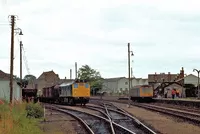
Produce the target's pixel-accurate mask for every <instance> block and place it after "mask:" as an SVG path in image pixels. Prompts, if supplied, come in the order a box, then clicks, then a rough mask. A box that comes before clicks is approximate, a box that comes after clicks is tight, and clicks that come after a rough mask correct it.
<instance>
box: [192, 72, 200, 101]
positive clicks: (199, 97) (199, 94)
mask: <svg viewBox="0 0 200 134" xmlns="http://www.w3.org/2000/svg"><path fill="white" fill-rule="evenodd" d="M195 71H196V72H197V73H198V85H197V86H198V99H200V91H199V73H200V70H197V69H193V72H195Z"/></svg>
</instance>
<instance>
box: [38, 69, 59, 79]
mask: <svg viewBox="0 0 200 134" xmlns="http://www.w3.org/2000/svg"><path fill="white" fill-rule="evenodd" d="M55 75H56V76H57V77H58V78H59V75H58V74H56V73H55V72H54V71H53V70H51V71H47V72H43V73H42V74H41V75H40V76H39V77H38V79H40V78H41V77H42V76H45V77H52V76H55ZM59 79H60V78H59Z"/></svg>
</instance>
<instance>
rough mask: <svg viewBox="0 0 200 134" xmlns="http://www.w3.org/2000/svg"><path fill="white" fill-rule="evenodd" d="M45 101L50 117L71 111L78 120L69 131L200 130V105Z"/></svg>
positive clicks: (116, 133) (117, 133)
mask: <svg viewBox="0 0 200 134" xmlns="http://www.w3.org/2000/svg"><path fill="white" fill-rule="evenodd" d="M106 98H107V99H106ZM43 105H44V106H45V108H46V109H47V110H48V113H49V112H50V113H51V114H48V118H49V117H52V116H54V115H57V113H60V114H62V116H69V115H70V116H71V117H70V118H73V119H74V120H76V121H77V123H76V124H77V125H74V123H73V125H70V126H71V128H70V129H71V130H69V131H74V130H75V129H74V128H76V126H79V125H81V128H84V130H83V131H82V132H79V130H80V129H77V132H75V133H91V134H93V133H102V134H105V133H108V134H110V133H113V134H121V133H130V134H134V133H136V134H143V133H149V134H156V133H170V134H175V133H178V132H179V133H184V134H185V133H186V134H187V133H188V134H189V133H194V134H197V133H199V132H200V127H199V117H200V115H199V114H198V113H199V111H200V110H199V109H198V108H188V107H182V106H179V107H176V105H173V104H164V103H162V104H161V103H156V102H154V103H136V102H131V107H130V108H128V107H127V101H126V100H123V101H119V100H114V99H112V100H111V99H109V97H104V98H103V99H101V98H100V97H91V99H90V102H89V103H88V104H87V105H86V106H79V105H77V106H66V105H63V104H62V105H60V104H59V105H58V104H49V103H43ZM48 118H47V122H48ZM74 120H72V122H74ZM43 123H45V122H43ZM73 126H74V127H73ZM43 127H44V126H43ZM47 127H48V126H47ZM169 128H170V129H169ZM68 129H69V128H68Z"/></svg>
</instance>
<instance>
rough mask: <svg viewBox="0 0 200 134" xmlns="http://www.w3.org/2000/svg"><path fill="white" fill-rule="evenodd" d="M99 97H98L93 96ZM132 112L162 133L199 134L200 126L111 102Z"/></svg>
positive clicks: (109, 98)
mask: <svg viewBox="0 0 200 134" xmlns="http://www.w3.org/2000/svg"><path fill="white" fill-rule="evenodd" d="M94 98H98V99H99V98H100V97H94ZM117 98H118V97H113V96H112V97H107V96H106V97H103V99H105V100H113V99H117ZM113 104H116V105H118V106H119V107H121V108H123V109H124V110H126V111H128V112H129V113H131V114H133V115H134V116H135V117H136V118H138V119H139V120H140V121H142V122H143V123H145V124H146V125H147V126H150V127H152V128H155V129H156V130H157V131H159V133H162V134H178V133H179V134H200V127H198V126H195V125H193V124H189V123H187V122H183V120H181V119H177V118H174V117H171V116H167V115H165V114H160V113H157V112H152V111H149V110H146V109H143V108H138V107H135V106H131V107H130V108H127V105H126V104H119V103H113Z"/></svg>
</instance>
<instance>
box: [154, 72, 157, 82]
mask: <svg viewBox="0 0 200 134" xmlns="http://www.w3.org/2000/svg"><path fill="white" fill-rule="evenodd" d="M154 81H155V82H157V74H156V72H155V75H154Z"/></svg>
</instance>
